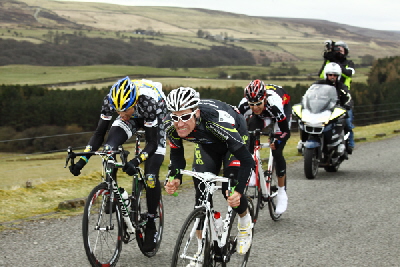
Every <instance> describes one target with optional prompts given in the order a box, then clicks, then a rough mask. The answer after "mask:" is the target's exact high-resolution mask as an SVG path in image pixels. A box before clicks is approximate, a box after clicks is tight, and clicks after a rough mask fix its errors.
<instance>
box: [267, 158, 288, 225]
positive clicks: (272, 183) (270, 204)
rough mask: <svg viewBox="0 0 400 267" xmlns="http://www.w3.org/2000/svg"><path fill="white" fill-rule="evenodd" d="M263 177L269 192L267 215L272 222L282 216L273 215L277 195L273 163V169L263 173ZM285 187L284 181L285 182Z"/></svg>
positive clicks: (276, 181)
mask: <svg viewBox="0 0 400 267" xmlns="http://www.w3.org/2000/svg"><path fill="white" fill-rule="evenodd" d="M264 177H266V179H267V182H269V183H270V190H269V196H268V209H269V215H270V216H271V219H272V220H274V221H277V220H279V219H280V218H281V215H282V214H276V213H275V209H276V194H277V193H278V177H277V176H276V173H275V161H274V162H273V167H272V168H271V171H265V173H264ZM285 185H286V180H285Z"/></svg>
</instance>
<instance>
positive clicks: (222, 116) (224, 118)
mask: <svg viewBox="0 0 400 267" xmlns="http://www.w3.org/2000/svg"><path fill="white" fill-rule="evenodd" d="M217 111H218V115H219V116H218V121H219V122H227V123H230V124H235V119H234V118H233V117H232V116H231V115H229V113H228V112H226V111H224V110H217Z"/></svg>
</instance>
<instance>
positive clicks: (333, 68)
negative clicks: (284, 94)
mask: <svg viewBox="0 0 400 267" xmlns="http://www.w3.org/2000/svg"><path fill="white" fill-rule="evenodd" d="M341 74H342V69H341V68H340V66H339V64H337V63H333V62H330V63H328V64H327V65H326V66H325V69H324V78H325V79H324V80H319V81H316V82H315V83H314V84H328V85H332V86H334V87H335V88H336V92H337V95H338V104H339V105H340V106H342V107H344V108H345V109H346V110H347V111H349V110H351V108H352V106H353V100H352V98H351V95H350V92H349V90H348V89H347V86H346V85H345V84H343V83H342V82H341V81H340V79H341V77H342V76H341ZM346 123H347V120H346ZM348 129H349V128H347V127H346V126H345V130H346V131H347V130H348ZM352 132H353V131H352V130H351V131H350V135H351V134H352ZM300 137H301V140H300V141H299V143H298V144H297V150H299V151H300V150H301V149H302V147H303V145H304V143H305V141H306V140H307V136H306V134H305V133H304V132H303V131H300ZM348 147H350V145H349V146H348ZM348 150H349V148H347V151H348ZM347 153H348V152H347ZM348 154H350V153H348ZM345 157H347V155H346V156H345Z"/></svg>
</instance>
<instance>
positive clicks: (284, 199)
mask: <svg viewBox="0 0 400 267" xmlns="http://www.w3.org/2000/svg"><path fill="white" fill-rule="evenodd" d="M287 204H288V196H287V194H286V190H284V189H282V190H278V194H277V195H276V208H275V213H276V214H282V213H284V212H285V211H286V209H287Z"/></svg>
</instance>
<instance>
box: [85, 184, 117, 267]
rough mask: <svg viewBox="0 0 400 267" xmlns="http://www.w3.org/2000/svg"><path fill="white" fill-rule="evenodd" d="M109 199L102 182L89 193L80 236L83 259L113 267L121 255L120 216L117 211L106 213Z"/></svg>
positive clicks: (92, 263)
mask: <svg viewBox="0 0 400 267" xmlns="http://www.w3.org/2000/svg"><path fill="white" fill-rule="evenodd" d="M109 197H110V190H109V187H108V185H107V183H105V182H104V183H101V184H99V185H97V186H96V187H95V188H94V189H93V190H92V191H91V192H90V194H89V196H88V198H87V201H86V204H85V210H84V214H83V219H82V236H83V244H84V247H85V252H86V256H87V257H88V260H89V262H90V264H91V265H92V266H115V265H116V264H117V262H118V259H119V256H120V254H121V248H122V222H121V219H122V218H121V213H120V209H119V208H116V210H115V211H113V212H111V213H110V214H106V212H105V206H106V203H107V199H108V198H109ZM117 207H118V205H117Z"/></svg>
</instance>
